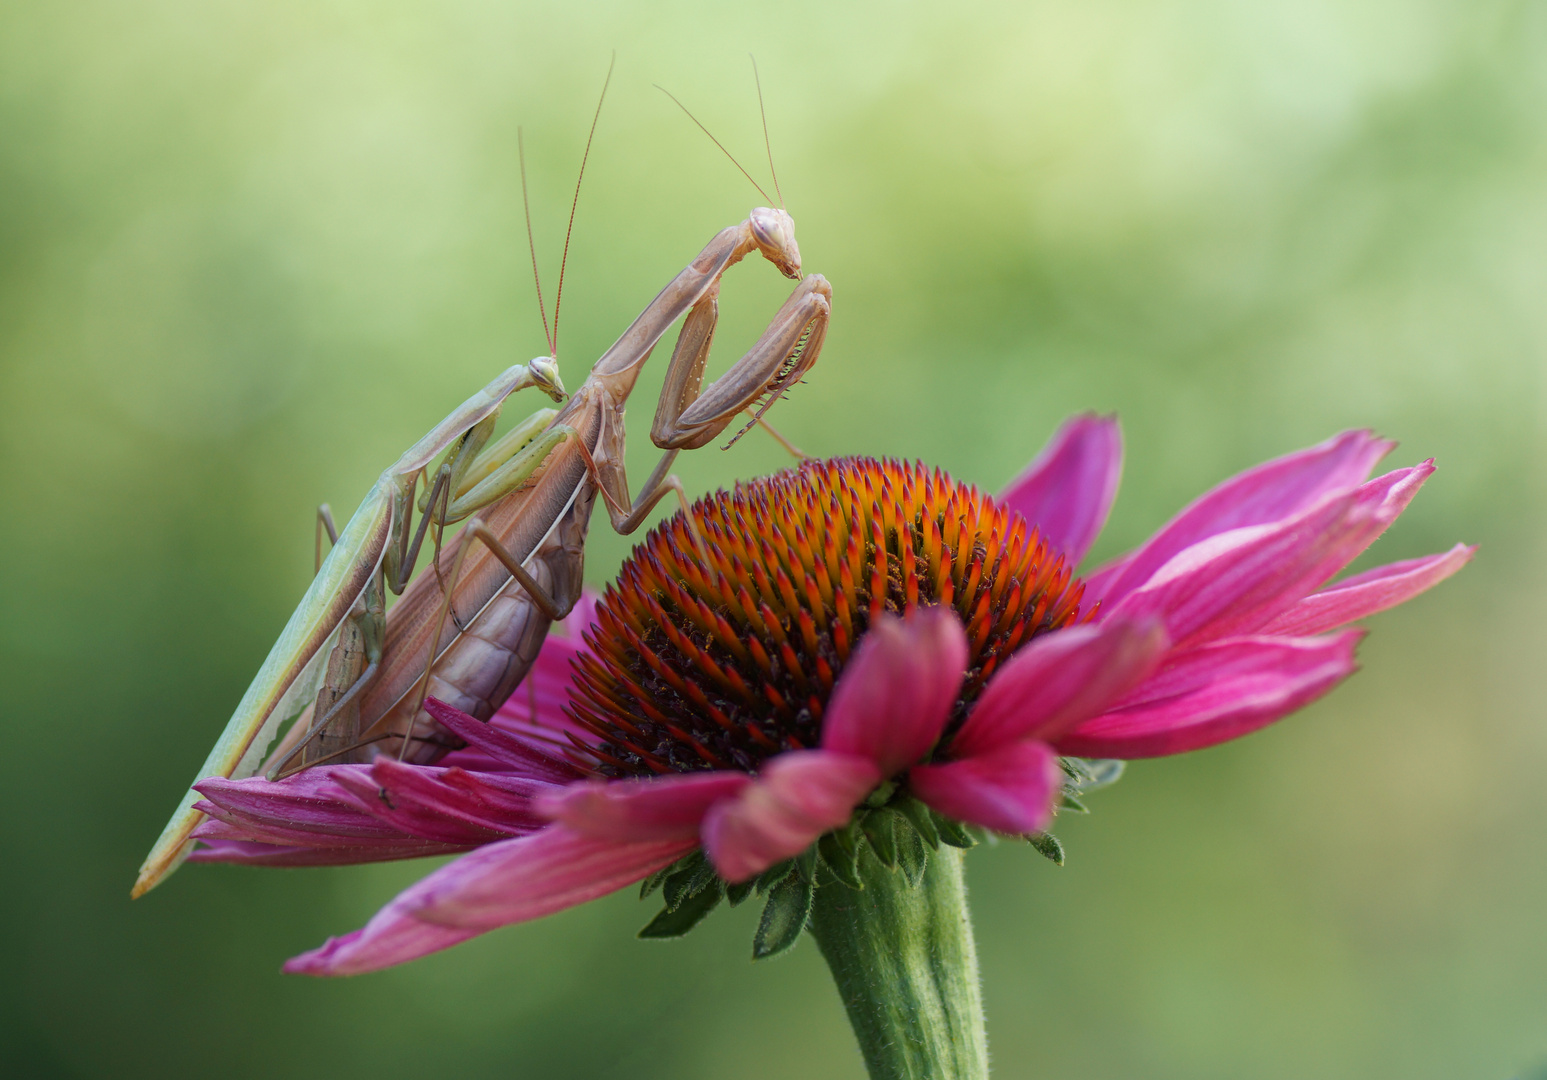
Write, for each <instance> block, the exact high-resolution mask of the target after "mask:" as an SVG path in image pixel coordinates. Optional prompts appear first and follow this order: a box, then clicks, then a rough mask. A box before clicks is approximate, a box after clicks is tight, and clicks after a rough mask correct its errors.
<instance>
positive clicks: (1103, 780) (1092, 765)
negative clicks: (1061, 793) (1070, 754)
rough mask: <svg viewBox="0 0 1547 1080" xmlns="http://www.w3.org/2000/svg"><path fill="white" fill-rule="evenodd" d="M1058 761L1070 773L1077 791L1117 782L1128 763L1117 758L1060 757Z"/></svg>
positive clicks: (1090, 789)
mask: <svg viewBox="0 0 1547 1080" xmlns="http://www.w3.org/2000/svg"><path fill="white" fill-rule="evenodd" d="M1058 763H1059V764H1060V765H1062V766H1063V769H1064V772H1066V773H1068V774H1069V778H1070V780H1072V781H1073V784H1072V786H1073V787H1074V788H1075V790H1077V791H1095V790H1096V789H1097V788H1104V787H1107V786H1109V785H1111V784H1115V783H1117V782H1118V781H1119V780H1121V779H1122V777H1123V769H1124V768H1125V767H1126V765H1127V763H1126V762H1123V761H1119V760H1117V759H1116V758H1093V759H1087V758H1060V759H1059V762H1058Z"/></svg>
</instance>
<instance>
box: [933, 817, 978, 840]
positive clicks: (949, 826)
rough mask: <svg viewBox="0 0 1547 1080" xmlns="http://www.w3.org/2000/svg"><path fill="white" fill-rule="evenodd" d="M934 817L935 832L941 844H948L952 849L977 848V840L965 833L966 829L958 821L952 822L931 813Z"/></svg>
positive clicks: (967, 832) (970, 834)
mask: <svg viewBox="0 0 1547 1080" xmlns="http://www.w3.org/2000/svg"><path fill="white" fill-rule="evenodd" d="M931 813H932V814H933V816H934V823H935V831H936V832H938V833H939V834H940V842H941V843H942V844H950V845H951V846H952V847H959V848H971V847H977V846H978V838H977V837H975V836H973V835H972V833H970V832H969V831H967V828H966V827H965V826H964V825H962V823H961V822H959V821H953V820H951V819H950V818H948V817H946V816H945V815H944V814H938V813H934V812H933V811H931Z"/></svg>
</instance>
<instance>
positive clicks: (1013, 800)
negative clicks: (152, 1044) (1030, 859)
mask: <svg viewBox="0 0 1547 1080" xmlns="http://www.w3.org/2000/svg"><path fill="white" fill-rule="evenodd" d="M1062 784H1063V770H1062V769H1061V768H1059V766H1058V755H1057V754H1055V753H1053V749H1052V747H1050V746H1048V745H1047V743H1044V742H1037V741H1035V740H1028V741H1026V742H1018V743H1010V744H1009V745H1006V746H998V747H995V748H994V749H993V750H990V751H989V752H987V753H985V754H982V755H979V756H977V757H969V758H963V759H961V760H960V761H948V762H946V763H945V764H943V765H919V766H917V767H915V768H913V769H911V770H910V771H909V772H908V787H909V789H910V790H911V791H912V792H913V794H915V795H917V796H918V797H919V798H920V799H922V800H924V802H926V803H928V804H929V805H930V806H932V807H934V808H935V809H936V810H938V811H940V812H941V813H942V814H944V815H946V816H947V817H951V818H955V819H956V820H958V821H968V822H971V823H973V824H975V825H982V826H985V827H986V828H990V829H993V830H995V831H996V832H1002V833H1016V834H1019V833H1034V832H1041V831H1042V830H1043V829H1045V828H1047V823H1048V822H1049V821H1051V820H1052V818H1053V800H1054V799H1055V798H1056V797H1057V795H1058V791H1059V789H1060V787H1061V786H1062Z"/></svg>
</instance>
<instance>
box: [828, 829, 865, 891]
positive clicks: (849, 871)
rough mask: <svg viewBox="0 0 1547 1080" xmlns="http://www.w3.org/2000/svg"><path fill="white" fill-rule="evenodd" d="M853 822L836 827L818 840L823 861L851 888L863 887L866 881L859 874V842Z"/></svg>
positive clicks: (834, 874)
mask: <svg viewBox="0 0 1547 1080" xmlns="http://www.w3.org/2000/svg"><path fill="white" fill-rule="evenodd" d="M856 832H857V830H856V829H855V828H854V826H853V825H852V824H850V825H847V826H845V827H844V828H842V829H835V830H834V831H832V832H830V833H827V834H826V835H825V836H823V837H822V839H820V840H818V841H817V850H818V851H820V852H821V854H822V861H823V862H824V863H826V864H827V868H828V869H829V870H831V871H832V872H833V877H835V878H837V879H838V880H839V881H841V882H843V883H844V884H845V885H847V886H848V887H849V888H851V889H863V888H864V887H865V882H864V881H863V880H862V879H861V878H860V876H859V844H858V843H857V837H856V836H855V833H856Z"/></svg>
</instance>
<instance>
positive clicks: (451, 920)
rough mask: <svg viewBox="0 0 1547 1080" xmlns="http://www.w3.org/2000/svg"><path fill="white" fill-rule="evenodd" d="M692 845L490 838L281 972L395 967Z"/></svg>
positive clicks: (571, 899) (567, 835)
mask: <svg viewBox="0 0 1547 1080" xmlns="http://www.w3.org/2000/svg"><path fill="white" fill-rule="evenodd" d="M694 846H695V843H694V842H693V841H691V840H678V841H668V842H660V841H652V842H650V843H643V844H613V843H609V842H607V841H605V840H597V839H594V838H592V837H585V836H577V835H576V834H574V833H572V832H570V831H568V830H567V829H564V828H562V827H560V826H555V827H553V828H548V829H544V830H543V831H542V832H539V833H534V834H533V835H531V836H523V837H518V838H516V839H514V840H502V841H500V842H499V843H494V844H488V845H486V846H484V847H481V848H479V849H478V850H477V851H473V852H470V853H468V854H467V855H464V856H462V857H461V858H460V859H458V860H456V861H455V862H453V863H449V864H447V865H446V866H443V867H441V868H440V869H439V870H437V871H435V873H433V874H431V875H430V876H429V877H427V878H425V879H424V880H422V881H420V882H418V883H417V884H415V885H412V886H410V887H409V888H407V889H405V890H404V891H403V892H402V893H400V894H399V895H398V896H397V897H396V898H395V899H394V900H392V901H391V902H390V903H389V904H387V906H386V907H384V908H382V909H381V911H379V912H378V913H377V914H376V916H375V917H374V918H373V919H371V921H370V922H369V923H367V924H366V925H365V927H364V928H363V929H361V930H356V931H355V932H354V933H352V934H348V935H345V936H344V937H341V938H329V939H328V941H327V943H326V944H324V945H323V946H322V947H321V948H319V949H315V950H313V951H312V952H309V953H304V954H302V955H301V956H297V957H296V958H295V959H293V960H291V961H290V962H289V963H287V964H286V965H285V970H286V971H289V972H292V973H299V974H305V975H356V974H359V973H361V972H365V971H377V970H379V969H381V968H384V967H390V966H392V965H393V964H401V963H403V962H405V961H408V960H413V959H416V958H418V957H420V956H424V955H426V954H428V953H432V952H436V951H438V950H440V949H445V948H448V947H450V946H452V945H455V944H457V943H458V942H461V941H466V940H467V939H468V938H470V937H473V936H475V935H477V934H481V933H483V932H484V931H485V930H492V929H494V928H495V927H497V926H504V925H507V924H509V923H517V922H525V921H527V920H530V919H536V918H540V917H542V916H543V915H550V914H552V913H553V912H555V911H560V910H562V909H564V908H567V907H573V906H575V905H576V904H581V903H584V902H585V901H587V900H592V899H595V898H596V897H598V896H602V895H605V894H606V893H610V892H613V891H614V890H616V889H621V888H622V887H623V886H625V885H628V884H630V883H632V882H635V881H639V880H640V879H641V878H644V877H647V876H649V875H650V874H652V873H654V872H655V871H657V870H659V869H661V867H663V866H670V865H671V864H672V863H673V862H676V861H677V860H678V859H679V858H681V857H682V856H683V855H685V854H687V853H688V852H689V851H691V850H693V848H694Z"/></svg>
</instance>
